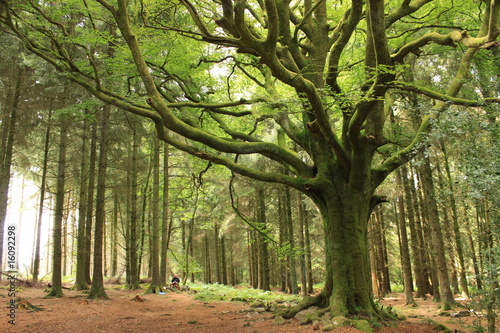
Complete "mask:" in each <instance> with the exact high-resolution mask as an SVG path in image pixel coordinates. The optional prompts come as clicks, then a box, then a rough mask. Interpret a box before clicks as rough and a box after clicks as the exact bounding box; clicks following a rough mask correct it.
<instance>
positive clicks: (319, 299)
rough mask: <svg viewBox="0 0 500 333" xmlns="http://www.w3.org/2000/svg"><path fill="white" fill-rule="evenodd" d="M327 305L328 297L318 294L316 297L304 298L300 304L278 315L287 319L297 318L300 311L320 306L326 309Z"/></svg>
mask: <svg viewBox="0 0 500 333" xmlns="http://www.w3.org/2000/svg"><path fill="white" fill-rule="evenodd" d="M325 305H326V297H325V295H324V294H323V293H320V294H318V295H317V296H314V297H304V299H303V300H302V301H300V302H299V304H297V305H296V306H295V307H293V308H291V309H289V310H287V311H284V312H282V313H279V314H278V315H280V316H282V317H283V318H285V319H290V318H293V317H295V315H296V314H297V313H299V312H300V311H302V310H304V309H307V308H309V307H311V306H319V307H324V306H325Z"/></svg>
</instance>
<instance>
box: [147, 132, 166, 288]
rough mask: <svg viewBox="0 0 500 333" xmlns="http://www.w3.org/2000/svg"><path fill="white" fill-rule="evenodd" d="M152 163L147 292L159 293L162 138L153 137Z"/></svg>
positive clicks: (160, 286) (160, 285)
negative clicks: (149, 257)
mask: <svg viewBox="0 0 500 333" xmlns="http://www.w3.org/2000/svg"><path fill="white" fill-rule="evenodd" d="M151 163H152V164H153V165H152V169H153V194H152V207H151V210H152V224H151V227H152V230H151V233H150V234H149V235H150V237H151V241H152V248H151V249H150V255H151V264H152V267H151V271H152V279H151V284H150V285H149V287H148V289H147V290H146V293H158V292H160V291H162V287H163V284H162V282H161V276H160V236H161V235H160V140H159V139H158V138H157V137H155V138H154V139H153V158H152V161H151Z"/></svg>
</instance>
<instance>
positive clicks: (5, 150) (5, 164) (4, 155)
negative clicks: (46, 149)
mask: <svg viewBox="0 0 500 333" xmlns="http://www.w3.org/2000/svg"><path fill="white" fill-rule="evenodd" d="M22 72H23V71H22V69H20V68H16V75H15V80H16V81H15V84H14V87H13V89H8V90H7V102H6V105H7V107H6V109H7V110H10V114H9V117H8V121H7V122H6V124H4V122H3V121H2V130H3V131H4V132H3V135H2V136H3V137H2V147H0V148H1V151H0V153H1V156H0V157H1V161H2V162H1V165H0V269H1V268H2V267H3V257H4V252H3V251H4V232H5V218H6V216H7V206H8V201H9V187H10V176H11V165H12V153H13V148H14V134H15V133H16V123H17V119H18V116H17V112H18V108H19V104H20V96H21V85H22ZM0 279H1V278H0Z"/></svg>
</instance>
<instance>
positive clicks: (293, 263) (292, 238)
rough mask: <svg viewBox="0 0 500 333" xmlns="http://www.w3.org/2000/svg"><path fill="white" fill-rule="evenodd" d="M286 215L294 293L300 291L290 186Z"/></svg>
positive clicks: (292, 289) (286, 198) (291, 279)
mask: <svg viewBox="0 0 500 333" xmlns="http://www.w3.org/2000/svg"><path fill="white" fill-rule="evenodd" d="M285 216H286V226H287V228H288V233H287V234H288V243H289V244H290V254H289V257H288V263H289V266H290V292H291V293H292V294H294V295H297V294H298V293H299V287H298V282H297V267H296V261H295V253H296V251H295V235H294V234H295V233H294V227H293V218H292V199H291V194H290V188H289V187H286V188H285Z"/></svg>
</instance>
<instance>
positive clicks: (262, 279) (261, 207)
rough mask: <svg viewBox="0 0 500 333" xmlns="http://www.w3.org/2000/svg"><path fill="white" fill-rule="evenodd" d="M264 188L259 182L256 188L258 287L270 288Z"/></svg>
mask: <svg viewBox="0 0 500 333" xmlns="http://www.w3.org/2000/svg"><path fill="white" fill-rule="evenodd" d="M265 196H266V195H265V188H264V186H262V184H260V186H258V188H257V200H258V201H257V202H258V205H257V207H258V211H257V221H258V223H259V231H260V232H259V233H258V235H257V237H258V239H259V245H258V246H259V288H260V289H263V290H271V285H270V280H269V275H270V269H269V250H268V244H267V239H266V236H265V235H266V233H267V220H266V198H265Z"/></svg>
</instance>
